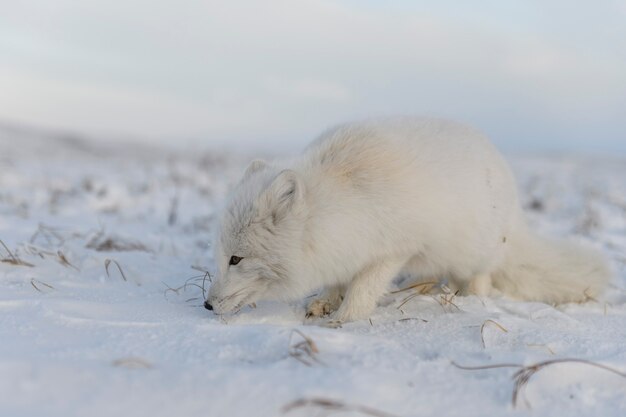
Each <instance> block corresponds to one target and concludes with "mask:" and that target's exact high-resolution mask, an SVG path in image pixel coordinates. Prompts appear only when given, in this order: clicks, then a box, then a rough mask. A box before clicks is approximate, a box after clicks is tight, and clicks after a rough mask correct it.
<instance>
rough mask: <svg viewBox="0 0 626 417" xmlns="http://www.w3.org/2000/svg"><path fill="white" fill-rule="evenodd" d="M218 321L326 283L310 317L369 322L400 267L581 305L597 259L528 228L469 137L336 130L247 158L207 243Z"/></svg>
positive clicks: (601, 278) (411, 126)
mask: <svg viewBox="0 0 626 417" xmlns="http://www.w3.org/2000/svg"><path fill="white" fill-rule="evenodd" d="M215 261H216V263H217V265H218V269H219V273H218V274H217V277H216V280H215V282H214V283H213V285H212V286H211V288H210V291H209V295H208V298H207V300H206V302H205V307H206V308H207V309H209V310H214V311H215V313H217V314H223V313H228V312H232V311H236V310H238V309H239V308H241V307H242V306H243V305H246V304H251V303H253V302H255V301H257V300H261V299H274V300H294V299H296V298H297V297H302V296H304V295H307V294H309V293H310V292H312V291H314V290H316V289H320V288H324V289H325V290H324V291H323V292H322V293H321V295H320V296H319V297H318V298H317V299H315V300H314V301H312V302H311V303H310V304H309V306H308V310H307V313H308V315H309V316H322V315H325V314H331V316H330V318H331V320H332V321H335V322H347V321H353V320H358V319H364V318H367V317H368V315H370V314H371V313H372V312H373V310H374V309H375V307H376V303H377V300H378V299H379V298H380V297H381V296H382V295H383V294H384V293H385V291H386V289H387V287H388V285H389V283H390V282H391V281H392V280H393V278H394V277H396V276H398V274H400V273H401V272H404V271H408V272H410V273H411V274H412V275H416V276H421V277H438V278H447V279H448V280H450V281H451V282H455V283H459V284H464V285H465V287H466V288H467V289H468V292H469V293H473V294H477V295H481V296H487V295H490V294H494V293H501V294H505V295H508V296H510V297H513V298H516V299H520V300H536V301H543V302H547V303H562V302H571V301H584V300H586V299H588V298H589V297H594V296H596V295H597V294H598V293H599V292H600V291H601V290H602V288H603V287H604V286H605V284H606V283H607V281H608V279H609V277H610V273H609V269H608V267H607V265H606V263H605V261H604V259H603V258H602V256H600V255H599V254H597V253H595V252H593V251H590V250H587V249H583V248H580V247H578V246H574V245H571V244H568V243H564V242H553V241H550V240H545V239H543V238H540V237H538V236H536V235H534V234H533V233H531V232H530V231H529V230H528V228H527V226H526V222H525V220H524V216H523V213H522V209H521V207H520V203H519V201H518V197H517V192H516V184H515V181H514V179H513V176H512V174H511V171H510V170H509V168H508V166H507V163H506V162H505V161H504V159H503V158H502V157H501V155H500V154H499V153H498V151H497V150H496V149H495V148H494V147H493V146H492V145H491V143H490V142H489V141H488V139H487V138H486V137H485V136H483V135H482V134H480V133H479V132H477V131H475V130H473V129H471V128H469V127H466V126H464V125H461V124H458V123H454V122H449V121H443V120H431V119H419V118H399V119H387V120H378V121H367V122H362V123H353V124H346V125H342V126H339V127H337V128H334V129H332V130H330V131H328V132H326V133H324V134H323V135H321V136H320V137H319V138H318V139H317V140H315V141H313V143H311V145H309V147H308V148H307V149H306V150H305V151H304V153H303V154H302V155H300V156H299V157H297V158H295V159H293V160H290V161H287V162H283V163H277V164H273V165H269V164H267V163H265V162H262V161H255V162H253V163H252V164H251V165H250V167H249V168H248V169H247V171H246V172H245V174H244V176H243V179H242V180H241V182H240V183H239V184H238V186H237V187H236V188H235V190H234V192H233V195H232V198H231V200H230V201H229V203H228V204H227V208H226V209H225V211H224V213H223V215H222V217H221V222H220V229H219V238H218V239H217V242H216V245H215Z"/></svg>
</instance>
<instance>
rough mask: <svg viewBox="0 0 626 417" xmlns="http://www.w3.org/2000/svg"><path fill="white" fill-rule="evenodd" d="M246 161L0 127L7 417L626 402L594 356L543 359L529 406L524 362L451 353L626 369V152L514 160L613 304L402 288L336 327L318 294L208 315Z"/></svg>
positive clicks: (531, 195) (535, 202)
mask: <svg viewBox="0 0 626 417" xmlns="http://www.w3.org/2000/svg"><path fill="white" fill-rule="evenodd" d="M249 159H250V158H248V157H247V155H242V154H229V153H227V152H224V153H219V152H199V151H197V150H196V151H191V150H182V149H181V150H171V149H170V150H165V149H159V148H155V147H142V146H130V145H129V146H125V147H123V146H122V145H105V144H91V143H89V142H83V141H81V140H77V139H75V138H71V137H50V136H43V135H36V134H32V133H26V132H22V131H18V130H12V131H9V130H5V131H2V132H0V240H2V243H3V244H4V245H6V248H5V247H3V246H2V245H0V259H2V262H1V263H0V375H1V377H0V416H3V417H4V416H6V417H9V416H10V417H20V416H63V417H68V416H107V417H108V416H113V415H125V416H148V415H149V416H151V417H156V416H174V415H175V416H200V415H201V416H281V415H286V416H294V417H297V416H323V415H328V416H332V415H342V416H351V415H353V416H361V415H368V414H367V413H370V414H369V415H393V416H431V415H432V416H434V415H438V416H439V415H450V416H456V415H458V416H465V417H469V416H481V417H483V416H509V415H511V416H513V415H516V416H517V415H532V416H555V415H568V416H583V415H601V416H605V417H610V416H623V415H626V379H625V378H622V377H620V376H618V375H615V374H613V373H610V372H607V371H605V370H601V369H596V368H594V367H591V366H589V365H586V364H582V363H563V364H557V365H551V366H549V367H546V368H544V369H542V370H540V371H539V372H537V374H536V375H534V376H533V377H532V379H531V380H530V381H529V383H528V384H527V386H526V388H525V390H524V391H523V392H521V393H520V400H519V401H518V403H517V406H516V407H514V406H513V405H512V401H511V397H512V392H513V388H514V382H513V380H512V379H511V377H512V375H513V374H514V373H515V372H516V370H517V369H515V368H498V369H489V370H477V371H469V370H461V369H458V368H456V367H455V366H453V365H452V361H454V362H456V363H458V364H461V365H493V364H499V363H518V364H524V365H530V364H533V363H536V362H540V361H544V360H550V359H558V358H577V359H586V360H591V361H595V362H598V363H601V364H604V365H607V366H610V367H612V368H615V369H617V370H620V371H622V372H626V293H625V291H624V288H625V287H626V272H625V264H626V255H625V254H626V159H623V158H620V157H605V158H592V157H573V156H557V155H551V156H548V155H546V156H525V157H523V156H517V157H512V158H509V160H510V161H511V162H512V165H513V168H514V171H515V173H516V175H517V178H518V183H519V185H520V188H521V190H522V192H521V194H522V200H523V203H524V205H525V207H526V208H527V213H528V218H529V221H530V223H531V224H532V226H533V228H535V229H536V230H539V231H541V232H543V233H545V234H546V235H550V236H561V237H567V238H570V239H572V240H574V241H580V242H583V243H586V244H589V245H592V246H595V247H597V248H599V249H601V250H603V251H604V253H606V254H607V256H608V257H609V258H610V260H611V265H612V267H613V269H614V271H615V278H614V280H613V282H612V283H611V286H610V288H609V289H608V290H607V292H606V294H605V295H604V296H603V297H602V298H601V299H598V300H590V301H589V302H588V303H586V304H582V305H579V304H568V305H563V306H557V307H554V306H550V305H546V304H540V303H531V302H526V303H524V302H515V301H511V300H507V299H504V298H485V299H480V298H477V297H475V296H469V297H462V296H454V294H446V293H445V288H444V289H443V290H439V292H437V291H434V292H432V293H429V294H422V295H417V296H415V297H413V298H410V299H409V300H408V301H406V302H405V303H404V304H403V305H402V306H400V305H401V304H402V303H403V302H404V301H405V300H406V299H407V297H408V296H411V295H413V294H415V291H411V290H407V291H403V292H399V293H390V294H389V295H388V296H387V297H386V298H385V299H384V300H383V301H382V302H381V304H380V306H379V307H378V308H377V310H376V312H375V313H374V314H373V315H372V317H371V319H370V320H366V321H360V322H355V323H349V324H346V325H344V326H343V327H342V328H340V329H328V328H321V327H317V326H313V325H307V324H306V322H305V319H304V315H305V310H304V306H305V303H306V300H301V301H299V302H295V303H292V304H285V303H259V304H258V305H257V306H250V307H246V308H244V309H243V310H241V311H240V312H239V313H238V314H236V315H234V316H229V317H217V316H215V315H213V314H212V313H211V312H209V311H207V310H205V309H204V308H202V298H203V290H204V291H206V289H207V288H208V286H209V285H210V283H209V279H203V277H204V276H205V273H204V272H202V271H213V270H214V266H213V261H212V259H211V251H210V243H211V240H212V235H211V230H212V228H213V226H212V221H213V219H214V214H215V211H216V210H217V208H218V206H219V204H220V202H221V201H223V198H224V196H225V195H226V194H227V192H228V190H229V188H230V187H231V186H232V185H233V183H234V182H235V181H236V180H237V179H238V176H239V175H240V174H241V172H242V170H243V168H244V167H245V165H246V163H247V161H248V160H249ZM451 256H453V254H451ZM185 283H187V285H186V286H185ZM409 284H410V283H408V282H403V281H400V280H398V281H396V282H395V284H394V289H398V288H403V287H406V286H407V285H409ZM203 287H204V288H203ZM294 329H297V330H299V331H300V332H301V334H300V333H294ZM303 335H304V336H306V337H308V338H309V339H310V343H307V342H306V340H305V339H303ZM299 400H302V401H301V402H300V403H297V404H295V405H294V407H292V408H291V409H285V407H286V406H287V405H288V404H290V403H293V402H294V401H299ZM307 401H308V403H307ZM368 407H369V408H368Z"/></svg>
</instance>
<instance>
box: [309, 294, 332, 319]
mask: <svg viewBox="0 0 626 417" xmlns="http://www.w3.org/2000/svg"><path fill="white" fill-rule="evenodd" d="M332 307H333V306H332V304H331V303H330V301H328V300H325V299H322V298H318V299H316V300H313V301H311V302H310V303H309V305H308V306H307V308H306V318H311V317H323V316H327V315H329V314H330V313H331V312H332V311H333V308H332Z"/></svg>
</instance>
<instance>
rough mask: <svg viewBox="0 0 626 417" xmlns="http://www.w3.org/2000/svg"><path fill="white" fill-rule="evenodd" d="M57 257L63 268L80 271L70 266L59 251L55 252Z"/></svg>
mask: <svg viewBox="0 0 626 417" xmlns="http://www.w3.org/2000/svg"><path fill="white" fill-rule="evenodd" d="M57 256H58V258H59V263H60V264H61V265H63V266H66V267H68V268H73V269H75V270H77V271H80V269H78V268H77V267H76V266H74V265H72V264H71V263H70V261H68V260H67V257H66V256H65V255H64V254H63V252H61V251H57Z"/></svg>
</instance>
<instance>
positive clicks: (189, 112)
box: [0, 0, 626, 153]
mask: <svg viewBox="0 0 626 417" xmlns="http://www.w3.org/2000/svg"><path fill="white" fill-rule="evenodd" d="M0 8H1V10H2V13H0V121H2V122H7V123H20V124H24V125H28V126H35V127H43V128H51V129H62V130H68V131H74V132H76V133H83V134H87V135H93V136H96V137H100V138H103V139H117V140H120V139H128V138H132V139H134V140H143V141H155V142H160V143H174V142H180V141H182V142H194V141H195V142H197V143H203V144H207V145H213V146H215V145H219V146H224V145H225V146H230V147H235V148H236V147H259V148H263V147H264V148H266V149H274V148H280V149H298V148H301V147H302V146H304V145H305V144H306V143H307V142H309V141H310V140H311V139H313V138H314V137H315V136H316V135H317V134H319V133H320V132H321V131H323V130H325V129H326V128H328V127H329V126H332V125H334V124H337V123H340V122H344V121H349V120H355V119H362V118H367V117H380V116H387V115H413V114H415V115H423V116H432V117H444V118H451V119H455V120H460V121H463V122H466V123H469V124H471V125H474V126H476V127H477V128H479V129H481V130H483V131H484V132H486V133H487V134H488V135H490V137H492V139H493V141H494V142H495V143H496V144H497V145H498V146H499V147H501V148H503V149H504V150H511V151H582V152H603V153H606V152H621V153H626V0H605V1H595V2H592V1H584V0H576V1H572V0H569V1H565V0H543V1H536V0H510V1H506V2H503V1H498V0H491V1H480V0H479V1H475V2H461V1H450V0H440V1H437V2H432V1H420V0H415V1H407V0H400V1H394V2H383V1H373V0H365V1H363V0H361V1H359V0H345V1H329V0H290V1H289V0H264V1H239V0H231V1H213V0H202V1H200V0H198V1H190V0H179V1H159V0H125V1H123V2H122V1H110V0H91V1H85V0H80V1H73V0H55V1H49V0H39V1H31V0H20V1H13V0H11V1H8V0H0Z"/></svg>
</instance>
